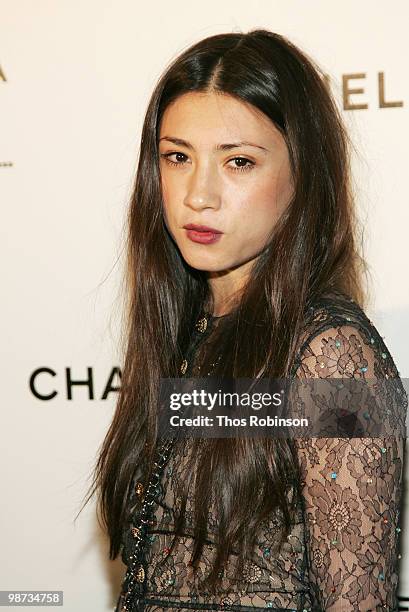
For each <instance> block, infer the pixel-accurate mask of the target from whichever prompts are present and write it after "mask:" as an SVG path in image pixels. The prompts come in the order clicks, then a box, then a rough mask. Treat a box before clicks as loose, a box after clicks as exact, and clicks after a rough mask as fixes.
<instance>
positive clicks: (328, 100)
mask: <svg viewBox="0 0 409 612" xmlns="http://www.w3.org/2000/svg"><path fill="white" fill-rule="evenodd" d="M188 92H216V93H220V94H221V95H229V96H234V97H235V98H236V99H238V100H240V101H242V102H243V103H246V104H250V105H252V106H253V107H255V108H256V109H258V110H259V111H261V112H262V113H264V114H265V115H266V116H267V117H269V118H270V119H271V121H272V122H273V123H274V125H275V126H276V127H277V128H278V129H279V130H280V131H281V133H282V135H283V137H284V139H285V141H286V144H287V146H288V150H289V156H290V164H291V171H292V175H293V181H294V196H293V198H292V200H291V202H290V205H289V207H288V209H287V210H286V211H285V213H284V214H283V215H282V217H281V218H280V220H279V222H278V223H277V225H276V226H275V228H274V232H273V235H272V236H271V241H270V245H269V247H268V248H267V249H266V250H265V251H263V253H262V256H260V257H259V258H258V260H257V262H256V265H255V266H254V267H253V270H252V274H251V277H250V279H249V281H248V284H247V286H246V288H245V291H244V292H243V294H242V295H241V297H240V299H239V300H238V302H237V304H236V306H237V307H236V308H234V309H233V311H232V313H231V314H229V315H228V316H226V317H224V318H223V320H222V321H220V323H219V324H218V326H217V328H216V330H215V344H214V346H215V350H216V345H217V351H218V354H222V357H223V358H222V359H221V361H220V363H219V365H218V367H217V369H216V371H215V373H214V375H215V376H222V377H223V376H225V377H232V378H235V377H248V378H252V377H256V376H259V375H260V374H262V375H263V376H265V377H271V378H275V377H277V378H280V377H285V376H287V375H288V374H289V372H290V369H291V365H292V364H293V360H294V357H295V354H296V352H297V347H298V346H299V339H300V333H301V331H302V326H303V321H304V316H305V311H306V309H307V308H308V307H309V305H310V304H311V303H312V302H313V300H314V299H315V298H316V297H317V296H319V295H321V294H323V293H325V292H327V291H330V290H333V289H335V290H337V289H338V290H341V291H343V292H345V293H347V294H348V295H349V296H351V297H352V298H353V299H354V300H355V301H356V302H357V303H358V304H360V305H361V306H364V296H365V292H364V290H363V289H362V286H363V276H364V272H365V262H364V260H363V258H362V257H361V255H360V254H359V252H358V248H357V239H356V234H357V219H356V217H355V211H354V200H353V196H352V188H351V172H350V141H349V138H348V135H347V132H346V129H345V126H344V124H343V121H342V118H341V116H340V113H339V111H338V109H337V106H336V104H335V102H334V100H333V98H332V96H331V94H330V91H329V89H328V86H327V84H326V81H325V78H324V75H323V74H322V73H321V70H320V68H319V67H318V66H317V65H316V63H315V62H314V61H313V60H312V59H311V58H309V57H308V56H307V55H306V54H305V53H303V52H302V51H301V50H300V49H298V48H297V47H296V46H294V45H293V44H292V43H291V42H290V41H289V40H287V39H286V38H285V37H284V36H282V35H280V34H277V33H274V32H271V31H268V30H264V29H254V30H251V31H249V32H247V33H237V32H234V33H225V34H217V35H215V36H209V37H208V38H205V39H204V40H200V41H199V42H197V43H196V44H193V45H192V46H191V47H189V48H188V49H186V50H185V51H184V52H183V53H181V54H180V55H179V56H178V57H177V58H176V59H175V60H174V61H173V62H172V63H171V64H170V65H169V66H168V67H167V69H166V71H165V72H164V74H163V75H162V77H161V78H160V80H159V82H158V83H157V85H156V88H155V90H154V92H153V94H152V96H151V99H150V102H149V105H148V108H147V112H146V116H145V119H144V124H143V129H142V137H141V146H140V156H139V163H138V168H137V173H136V180H135V185H134V189H133V194H132V197H131V201H130V205H129V211H128V216H127V266H126V279H125V280H126V285H125V286H126V295H127V311H126V312H127V320H126V326H125V327H124V338H125V347H124V349H125V351H124V353H125V354H124V364H123V371H122V385H121V390H120V394H119V398H118V403H117V406H116V411H115V414H114V417H113V420H112V423H111V425H110V427H109V430H108V432H107V435H106V437H105V439H104V441H103V444H102V446H101V449H100V450H99V456H98V460H97V463H96V466H95V470H94V473H93V483H92V487H91V488H90V492H89V495H88V497H87V500H86V502H85V503H87V501H88V500H89V499H90V497H91V496H92V495H93V494H94V493H95V491H97V492H98V502H99V505H98V508H99V510H100V514H101V518H102V522H103V525H104V527H105V528H106V529H107V532H108V535H109V538H110V558H111V559H115V558H116V556H117V555H118V554H119V552H120V544H121V533H122V526H123V525H124V522H125V519H126V507H125V505H126V500H127V495H128V493H129V486H130V482H131V479H132V477H133V475H134V474H135V470H136V469H138V468H140V467H142V468H143V474H144V479H145V481H147V479H148V478H149V475H150V473H151V470H152V458H153V453H154V449H155V444H156V434H155V431H156V397H157V392H158V386H159V380H160V378H161V377H178V376H179V372H178V368H179V365H180V362H181V360H182V358H183V356H184V352H185V350H186V348H187V343H188V341H189V334H190V332H191V330H192V328H193V326H194V323H195V321H196V319H197V317H198V316H199V314H200V312H201V310H202V308H203V307H204V304H205V303H206V302H207V301H209V300H210V301H211V295H210V292H209V287H208V283H207V279H206V274H205V272H202V271H198V270H195V269H192V268H191V267H190V266H189V265H188V264H187V263H186V262H185V261H184V260H183V258H182V256H181V254H180V251H179V250H178V248H177V246H176V244H175V242H174V241H173V239H172V238H171V236H170V235H169V233H168V231H167V229H166V227H165V224H164V222H163V215H162V210H163V203H162V194H161V181H160V168H159V154H158V138H159V127H160V123H161V118H162V116H163V113H164V111H165V109H166V108H167V107H168V106H169V105H170V104H171V103H172V102H173V101H174V100H176V99H177V98H178V97H179V96H181V95H183V94H185V93H188ZM210 353H211V352H210ZM213 357H214V355H213ZM208 365H209V364H206V363H205V364H204V365H203V367H204V368H206V366H208ZM191 444H192V449H193V452H192V459H191V469H190V473H191V475H192V479H193V484H192V486H193V490H194V496H195V503H194V519H195V543H194V550H193V553H192V558H191V563H192V566H193V567H195V566H196V564H197V562H198V560H199V559H200V555H201V552H202V550H203V545H204V540H205V536H206V516H207V510H208V500H210V499H212V498H213V497H216V499H215V504H216V505H215V510H216V512H217V517H218V528H219V532H218V534H217V536H218V538H217V555H216V559H215V563H214V567H213V570H212V573H211V575H210V576H209V579H208V581H207V583H206V587H208V588H210V589H214V590H215V589H216V587H217V582H218V575H219V572H220V570H221V569H222V568H223V566H224V564H225V562H226V560H227V557H228V555H229V553H230V552H231V551H232V550H233V549H234V550H235V551H239V552H240V553H241V554H239V558H240V559H242V560H243V558H244V557H247V556H249V555H250V554H251V550H252V547H253V546H254V542H255V538H256V534H257V528H258V526H259V525H260V523H261V521H263V520H264V519H265V518H266V517H268V516H269V515H271V513H272V512H279V513H280V514H281V516H282V518H283V532H282V538H281V541H280V542H277V550H278V548H280V547H281V544H282V542H283V540H284V539H285V538H286V536H287V535H288V532H289V528H290V525H291V521H292V518H293V511H294V507H293V504H292V502H291V501H290V499H289V491H290V489H291V487H292V486H295V488H296V487H297V484H298V482H299V467H298V464H297V457H296V454H295V448H294V445H293V441H292V440H286V439H227V440H226V439H223V440H220V439H206V440H199V439H196V440H193V441H191ZM187 486H188V483H186V488H185V490H184V491H183V492H181V494H182V498H183V503H182V507H181V510H180V514H179V516H178V522H177V527H178V533H180V531H181V529H182V527H183V522H184V510H185V506H186V495H187ZM215 491H223V495H220V496H217V495H214V492H215ZM238 491H240V495H238ZM294 499H295V498H293V501H294ZM175 543H176V539H175V540H174V542H173V545H174V544H175ZM170 554H171V553H170ZM238 569H239V571H241V566H239V568H238Z"/></svg>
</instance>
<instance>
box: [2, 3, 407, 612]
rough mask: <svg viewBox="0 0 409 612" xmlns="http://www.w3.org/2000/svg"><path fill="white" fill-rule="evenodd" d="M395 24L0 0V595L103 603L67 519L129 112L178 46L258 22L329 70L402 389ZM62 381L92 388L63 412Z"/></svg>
mask: <svg viewBox="0 0 409 612" xmlns="http://www.w3.org/2000/svg"><path fill="white" fill-rule="evenodd" d="M408 19H409V7H408V4H407V2H406V1H405V0H400V1H397V0H396V1H393V2H390V3H388V6H387V8H384V5H383V4H381V3H379V4H376V3H374V2H372V1H369V0H363V1H361V2H359V3H357V2H355V1H352V0H344V2H342V4H339V3H328V2H326V1H324V0H316V1H314V0H312V1H310V2H308V3H306V2H304V1H303V0H280V1H274V0H264V1H257V0H253V1H252V2H248V1H247V0H234V1H231V0H224V2H219V1H216V0H207V2H206V3H203V4H202V3H198V2H192V3H177V4H175V3H171V2H158V1H156V2H149V3H140V2H137V1H136V0H115V1H114V0H36V1H34V0H0V104H1V113H0V201H1V206H2V209H1V210H2V219H1V221H2V223H1V241H0V249H1V256H0V257H1V263H2V275H1V277H2V284H3V299H2V307H3V308H2V310H3V312H2V317H1V338H2V341H1V346H2V356H3V359H2V364H1V373H2V389H3V402H2V404H3V405H2V411H1V426H2V454H1V465H2V487H3V503H2V504H1V509H0V512H1V526H2V532H1V544H2V545H1V547H0V555H1V578H0V590H1V589H19V590H30V589H36V590H40V589H48V590H53V589H55V590H63V591H64V606H65V610H67V611H68V612H82V611H83V612H85V611H89V610H92V611H93V612H94V611H105V610H109V609H112V608H113V607H114V604H115V601H116V598H117V595H118V592H119V584H120V580H121V578H122V574H123V572H124V570H125V568H124V566H123V564H122V562H121V561H120V560H118V561H115V562H110V561H108V559H107V556H108V542H107V540H106V538H105V536H104V535H103V534H102V533H101V532H100V530H99V528H98V526H97V523H96V518H95V507H94V504H89V505H88V506H87V508H86V509H85V510H84V511H83V512H82V513H81V515H80V516H79V518H78V519H77V521H76V522H75V523H74V517H75V515H76V513H77V511H78V510H79V505H80V502H81V500H82V497H83V495H84V493H85V490H86V487H87V485H88V484H89V482H88V481H87V477H88V475H89V474H90V470H91V468H92V465H93V463H94V460H95V455H96V450H97V448H98V446H99V444H100V442H101V441H102V438H103V436H104V433H105V432H106V430H107V428H108V425H109V422H110V420H111V416H112V413H113V409H114V404H115V401H116V397H117V394H116V392H115V391H113V392H111V393H109V394H108V396H107V398H106V399H101V396H102V394H103V390H104V388H105V385H106V383H107V381H108V378H109V376H110V373H111V371H112V368H114V367H118V366H120V363H119V353H118V348H117V340H118V321H119V314H120V308H121V304H120V300H119V298H118V295H119V294H118V286H119V281H120V274H121V264H122V257H121V255H122V245H123V235H122V233H121V231H122V226H123V222H124V212H125V209H126V205H127V200H128V198H129V195H130V192H131V184H132V180H133V175H134V171H135V167H136V160H137V151H138V146H139V137H140V130H141V122H142V118H143V113H144V111H145V108H146V103H147V100H148V98H149V96H150V93H151V91H152V89H153V86H154V84H155V83H156V80H157V78H158V76H159V74H160V73H161V71H162V69H163V68H164V66H165V65H166V64H167V63H168V62H169V61H170V59H172V58H173V57H174V56H175V55H177V54H178V53H179V52H180V51H181V50H182V49H183V48H185V47H186V46H188V45H190V44H191V43H192V42H195V41H196V40H199V39H201V38H203V37H205V36H209V35H211V34H214V33H218V32H226V31H232V30H236V29H238V30H243V31H246V30H248V29H250V28H254V27H266V28H269V29H271V30H274V31H276V32H279V33H281V34H284V35H286V36H288V37H289V38H290V39H291V40H292V41H293V42H295V43H296V44H298V45H299V46H300V47H301V48H302V49H304V50H305V51H307V52H308V53H310V54H311V55H312V56H313V57H314V58H315V59H316V60H317V61H318V62H319V63H320V64H321V66H322V67H323V68H324V69H325V71H326V73H327V74H328V75H329V77H330V79H331V87H332V89H333V91H334V94H335V96H336V99H337V101H338V102H339V105H340V107H342V108H343V115H344V117H345V120H346V121H347V124H348V126H349V128H350V130H351V133H352V134H353V137H354V141H355V143H356V146H357V148H358V155H357V156H356V157H355V159H354V170H355V182H356V191H357V197H358V203H359V210H360V214H361V216H362V218H363V220H364V222H365V227H366V234H365V239H366V254H367V258H368V261H369V263H370V266H371V271H372V276H373V281H374V282H373V291H372V302H371V307H370V310H369V312H368V314H369V315H370V317H371V319H372V320H373V322H374V323H375V324H376V325H377V327H378V329H379V330H380V333H381V334H382V335H383V336H385V341H386V344H387V346H388V348H389V349H390V351H391V353H392V355H393V356H394V358H395V361H396V363H397V366H398V369H399V370H400V373H401V376H402V377H408V376H409V352H408V342H407V340H408V334H407V326H408V323H409V295H408V290H407V286H406V282H405V280H406V272H407V264H406V259H407V257H408V254H409V253H408V236H407V227H408V221H409V212H408V197H407V185H406V181H407V178H408V156H407V140H408V138H407V135H408V128H409V117H408V110H407V104H408V100H409V84H408V79H407V23H408ZM348 75H350V76H349V77H348ZM351 75H353V76H351ZM382 79H383V85H382ZM343 81H344V90H343V87H342V84H343ZM346 88H348V89H350V90H351V89H355V90H356V91H355V92H354V93H349V94H348V93H346ZM382 99H383V102H382ZM390 102H394V103H395V105H394V106H390V105H389V103H390ZM385 103H386V104H385ZM346 104H349V105H364V106H365V107H364V108H355V109H349V110H347V109H346V108H345V105H346ZM42 368H47V369H48V370H44V371H41V372H39V373H38V374H37V376H36V377H35V388H36V389H37V391H38V393H39V394H40V395H48V394H53V396H52V397H51V398H50V399H48V400H43V399H39V398H38V397H36V396H35V394H34V393H33V392H32V390H31V389H30V377H31V376H32V375H33V373H35V372H36V371H37V370H39V369H40V370H41V369H42ZM67 372H68V375H69V376H70V377H71V379H72V380H76V381H79V380H85V379H89V381H90V380H91V378H92V382H93V393H90V390H91V387H90V384H88V385H87V386H86V385H75V386H73V388H72V399H69V393H68V387H67ZM113 384H114V385H118V384H119V380H118V378H117V377H116V378H115V377H114V380H113ZM53 392H56V393H53ZM405 505H406V504H405ZM407 524H408V527H407V529H406V528H405V526H404V529H403V532H402V539H403V541H404V544H405V547H406V550H407V553H406V552H405V551H404V552H403V560H402V561H403V565H402V570H401V595H402V596H406V597H408V598H409V520H407ZM402 605H403V604H402Z"/></svg>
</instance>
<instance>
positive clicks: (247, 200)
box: [159, 93, 292, 272]
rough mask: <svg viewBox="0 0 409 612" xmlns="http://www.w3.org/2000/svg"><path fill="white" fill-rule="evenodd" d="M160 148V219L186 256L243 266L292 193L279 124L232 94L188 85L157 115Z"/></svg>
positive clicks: (207, 264) (191, 260)
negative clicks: (199, 229)
mask: <svg viewBox="0 0 409 612" xmlns="http://www.w3.org/2000/svg"><path fill="white" fill-rule="evenodd" d="M159 154H160V170H161V177H162V179H161V180H162V193H163V204H164V220H165V223H166V226H167V228H168V230H169V232H170V234H171V235H172V237H173V239H174V240H175V242H176V244H177V246H178V247H179V249H180V252H181V254H182V256H183V258H184V259H185V260H186V262H187V263H188V264H189V265H190V266H192V267H193V268H196V269H198V270H203V271H207V272H223V271H227V270H232V269H235V270H237V269H239V268H243V269H244V268H248V265H249V262H252V261H253V260H254V259H255V258H257V256H258V255H259V254H260V253H261V251H262V250H263V248H264V247H265V246H266V244H267V240H268V238H269V236H270V234H271V231H272V230H273V228H274V226H275V224H276V223H277V220H278V218H279V217H280V215H281V213H282V212H283V210H284V209H285V208H286V206H287V205H288V203H289V200H290V198H291V195H292V182H291V173H290V165H289V157H288V149H287V146H286V144H285V141H284V139H283V137H282V136H281V134H280V132H279V131H278V130H277V128H276V127H275V126H274V125H273V124H272V122H271V121H270V120H269V119H268V118H267V117H266V116H265V115H263V114H262V113H260V112H258V111H257V109H255V108H254V107H252V106H248V105H246V104H244V103H243V102H240V101H238V100H236V99H235V98H233V97H231V96H228V95H221V94H215V93H210V94H203V93H188V94H184V95H183V96H181V97H179V98H178V99H177V100H175V101H174V102H173V103H172V104H171V105H170V106H169V107H168V108H167V109H166V111H165V113H164V115H163V118H162V122H161V126H160V134H159ZM188 224H194V225H199V226H200V225H201V226H207V227H210V228H212V229H215V230H217V231H219V232H221V233H220V234H216V235H215V234H214V233H212V232H210V233H209V232H207V233H205V232H199V233H197V232H194V231H192V230H191V231H189V230H188V229H186V228H185V226H186V225H188Z"/></svg>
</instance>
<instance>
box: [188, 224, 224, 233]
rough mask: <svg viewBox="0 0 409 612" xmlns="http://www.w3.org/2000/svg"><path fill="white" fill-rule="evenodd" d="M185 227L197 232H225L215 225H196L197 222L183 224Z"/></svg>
mask: <svg viewBox="0 0 409 612" xmlns="http://www.w3.org/2000/svg"><path fill="white" fill-rule="evenodd" d="M183 227H184V228H185V229H188V230H193V231H195V232H208V233H211V234H223V232H221V231H220V230H218V229H215V228H214V227H209V226H208V225H196V224H195V223H188V224H187V225H184V226H183Z"/></svg>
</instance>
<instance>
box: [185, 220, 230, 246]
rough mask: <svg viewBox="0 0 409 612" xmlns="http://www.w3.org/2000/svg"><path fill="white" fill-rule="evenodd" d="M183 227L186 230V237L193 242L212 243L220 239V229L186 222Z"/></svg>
mask: <svg viewBox="0 0 409 612" xmlns="http://www.w3.org/2000/svg"><path fill="white" fill-rule="evenodd" d="M183 227H184V228H185V229H186V230H187V237H188V238H189V239H190V240H192V241H193V242H199V243H200V244H213V243H214V242H217V241H218V240H220V238H221V236H222V234H223V232H221V231H220V230H218V229H215V228H214V227H208V226H207V225H196V224H195V223H188V224H187V225H184V226H183Z"/></svg>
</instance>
